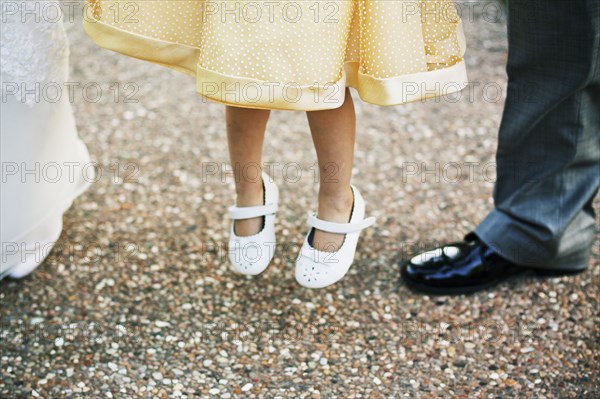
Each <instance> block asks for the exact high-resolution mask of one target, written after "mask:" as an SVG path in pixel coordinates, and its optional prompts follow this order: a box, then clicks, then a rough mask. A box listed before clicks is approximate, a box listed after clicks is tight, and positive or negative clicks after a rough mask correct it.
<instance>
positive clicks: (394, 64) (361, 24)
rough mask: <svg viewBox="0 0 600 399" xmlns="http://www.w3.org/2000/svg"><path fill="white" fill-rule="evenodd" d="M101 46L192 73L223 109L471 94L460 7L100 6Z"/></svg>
mask: <svg viewBox="0 0 600 399" xmlns="http://www.w3.org/2000/svg"><path fill="white" fill-rule="evenodd" d="M84 28H85V30H86V32H87V33H88V35H89V36H90V37H91V38H92V39H93V40H94V41H95V42H96V43H97V44H98V45H100V46H102V47H104V48H107V49H110V50H114V51H117V52H120V53H123V54H126V55H128V56H131V57H135V58H139V59H143V60H147V61H150V62H154V63H156V64H160V65H164V66H167V67H170V68H173V69H175V70H178V71H181V72H184V73H187V74H189V75H191V76H193V77H194V78H195V86H196V90H197V91H198V92H199V93H200V94H201V95H202V96H204V97H206V98H208V99H210V100H212V101H216V102H219V103H223V104H228V105H234V106H240V107H247V108H263V109H287V110H306V111H313V110H325V109H333V108H337V107H339V106H341V105H342V104H343V102H344V94H345V87H353V88H355V89H356V90H357V92H358V94H359V96H360V98H361V99H362V100H364V101H367V102H369V103H373V104H378V105H395V104H402V103H407V102H411V101H417V100H422V99H425V98H429V97H435V96H439V95H445V94H449V93H453V92H457V91H460V90H462V89H463V88H464V87H465V86H466V84H467V74H466V69H465V63H464V60H463V55H464V52H465V41H464V35H463V31H462V26H461V22H460V18H459V16H458V13H457V10H456V8H455V6H454V4H453V3H452V1H450V0H291V1H282V0H265V1H258V0H221V1H218V0H139V1H134V0H120V1H115V0H88V2H87V4H86V12H85V18H84Z"/></svg>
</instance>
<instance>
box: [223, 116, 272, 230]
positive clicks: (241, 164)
mask: <svg viewBox="0 0 600 399" xmlns="http://www.w3.org/2000/svg"><path fill="white" fill-rule="evenodd" d="M269 115H270V111H269V110H262V109H251V108H241V107H231V106H226V109H225V120H226V122H227V141H228V143H229V158H230V160H231V166H232V167H233V169H234V171H235V175H234V176H235V191H236V194H237V199H236V205H237V206H255V205H262V204H263V186H262V180H261V175H260V171H261V167H262V147H263V141H264V136H265V129H266V127H267V121H268V120H269ZM262 219H263V218H262V217H258V218H252V219H244V220H237V221H236V222H235V233H236V234H237V235H238V236H249V235H254V234H256V233H258V232H259V231H260V229H261V227H262Z"/></svg>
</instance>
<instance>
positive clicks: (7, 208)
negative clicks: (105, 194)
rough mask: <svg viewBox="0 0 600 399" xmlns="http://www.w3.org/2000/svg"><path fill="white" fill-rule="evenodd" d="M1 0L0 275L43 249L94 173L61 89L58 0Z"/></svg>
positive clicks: (35, 260)
mask: <svg viewBox="0 0 600 399" xmlns="http://www.w3.org/2000/svg"><path fill="white" fill-rule="evenodd" d="M0 3H1V4H0V5H1V7H0V10H1V11H0V13H2V15H1V18H2V24H1V33H2V38H1V51H0V59H1V69H0V71H1V80H2V82H1V83H2V85H1V88H0V90H1V94H2V101H1V104H0V107H1V108H0V119H1V141H0V148H1V157H2V159H1V164H2V179H1V181H0V188H1V190H0V192H1V193H0V197H1V198H0V200H1V202H0V207H1V214H0V224H1V232H0V234H1V237H0V239H1V243H2V247H1V248H0V257H1V269H0V278H4V277H6V276H10V277H13V278H20V277H23V276H25V275H26V274H28V273H30V272H31V271H32V270H33V269H35V268H36V267H37V266H38V265H39V264H40V263H42V262H43V260H44V258H46V257H47V256H48V254H49V252H50V250H51V249H52V247H54V244H55V242H56V240H57V239H58V237H59V236H60V234H61V231H62V216H63V212H64V211H66V210H67V209H68V208H69V207H70V206H71V203H72V201H73V200H74V199H75V198H76V197H77V196H78V195H79V194H81V193H82V192H83V191H85V190H86V188H88V187H89V185H90V182H91V181H93V178H94V175H93V168H91V167H90V165H91V160H90V157H89V154H88V151H87V148H86V146H85V144H84V143H83V142H82V141H81V140H80V139H79V138H78V136H77V130H76V128H75V121H74V118H73V111H72V108H71V103H70V102H69V96H68V95H67V94H68V91H66V90H65V89H66V86H65V82H66V81H67V79H68V59H69V48H68V42H67V37H66V35H65V30H64V26H63V23H62V19H61V18H60V17H61V14H60V8H59V2H58V1H48V0H41V1H31V0H27V1H8V0H0ZM35 3H38V4H37V5H38V6H39V7H36V6H35ZM53 6H55V7H53ZM31 10H34V12H31ZM56 12H58V14H56ZM42 14H43V15H42ZM56 15H58V18H55V17H56ZM57 87H60V88H61V89H62V95H56V93H57V90H56V88H57Z"/></svg>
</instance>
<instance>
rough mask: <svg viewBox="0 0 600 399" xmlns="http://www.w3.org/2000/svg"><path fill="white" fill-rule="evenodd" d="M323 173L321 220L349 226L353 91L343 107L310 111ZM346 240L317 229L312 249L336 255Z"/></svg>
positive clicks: (352, 143)
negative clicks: (335, 252)
mask: <svg viewBox="0 0 600 399" xmlns="http://www.w3.org/2000/svg"><path fill="white" fill-rule="evenodd" d="M307 117H308V122H309V125H310V130H311V133H312V137H313V142H314V145H315V149H316V151H317V159H318V162H319V171H320V186H319V210H318V214H317V217H318V218H319V219H323V220H327V221H330V222H339V223H348V221H349V218H350V213H351V211H352V204H353V195H352V189H351V188H350V179H351V177H352V162H353V160H354V139H355V133H356V115H355V113H354V103H353V102H352V97H351V96H350V91H349V89H348V88H346V100H345V102H344V104H343V105H342V106H341V107H340V108H336V109H332V110H326V111H311V112H307ZM343 241H344V235H343V234H334V233H327V232H324V231H320V230H315V234H314V237H313V242H312V246H313V247H314V248H316V249H319V250H321V251H328V252H334V251H337V250H338V249H339V247H340V246H341V244H342V243H343Z"/></svg>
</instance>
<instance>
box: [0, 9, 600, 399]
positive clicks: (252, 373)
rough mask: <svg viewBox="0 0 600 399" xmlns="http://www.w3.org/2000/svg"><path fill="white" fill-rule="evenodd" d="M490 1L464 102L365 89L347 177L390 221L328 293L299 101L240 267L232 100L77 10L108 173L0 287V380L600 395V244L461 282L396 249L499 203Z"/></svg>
mask: <svg viewBox="0 0 600 399" xmlns="http://www.w3.org/2000/svg"><path fill="white" fill-rule="evenodd" d="M477 4H480V7H481V5H483V4H485V3H477ZM476 10H479V11H481V9H478V8H476ZM479 11H478V12H476V13H475V16H474V18H469V17H468V14H467V15H466V16H465V21H464V24H465V30H466V34H467V38H468V46H469V50H468V53H467V57H466V58H467V62H468V65H469V75H470V76H469V77H470V80H471V81H472V82H474V83H473V84H472V85H471V87H470V89H469V90H466V91H465V92H463V93H462V96H461V97H460V98H456V97H454V100H451V99H445V100H441V101H438V102H436V101H435V100H433V101H429V102H427V103H417V104H409V105H404V106H396V107H378V106H375V105H370V104H367V103H363V102H361V101H360V100H358V99H357V101H356V107H357V112H358V143H357V148H356V164H355V176H354V183H355V184H356V185H357V186H358V187H360V188H361V189H362V192H363V194H364V196H365V199H366V201H367V207H368V213H370V214H371V215H374V216H377V217H378V223H377V225H376V227H374V228H371V229H368V230H366V231H365V232H364V234H363V235H362V238H361V242H360V245H359V249H358V254H357V258H356V263H355V265H354V266H353V268H352V269H351V271H350V272H349V274H348V275H347V276H346V278H345V279H344V280H342V281H341V282H340V283H338V284H336V285H334V286H332V287H329V288H326V289H322V290H308V289H304V288H302V287H300V286H298V285H297V283H296V282H295V280H294V276H293V266H294V258H295V254H296V251H297V249H298V246H299V245H300V244H301V242H302V240H303V237H304V234H305V229H306V227H305V215H306V211H308V210H311V209H314V208H315V206H314V200H315V195H316V184H315V179H314V163H315V155H314V150H313V148H312V143H311V140H310V135H309V130H308V125H307V122H306V117H305V115H304V113H302V112H286V111H276V112H273V114H272V118H271V121H270V123H269V126H268V132H267V135H268V137H267V144H266V147H265V160H266V161H269V162H274V163H278V165H276V166H275V167H274V169H273V175H274V177H275V179H276V180H277V183H278V184H279V186H280V190H281V198H282V206H281V211H280V214H279V215H280V216H279V223H278V225H277V234H278V236H279V237H280V242H281V245H280V246H279V247H278V253H277V255H276V257H275V260H274V262H273V264H272V265H271V266H270V268H269V269H268V270H267V272H265V273H264V274H263V275H261V276H260V277H258V278H246V277H243V276H239V275H236V274H234V273H233V272H232V271H231V270H230V268H229V266H228V264H227V261H226V249H225V242H226V238H227V231H228V228H229V221H228V219H227V217H226V208H227V206H228V205H230V204H231V203H232V202H233V200H234V196H233V190H232V184H231V183H230V182H229V180H228V182H227V183H225V184H224V183H223V182H222V179H221V178H220V176H219V174H218V173H216V174H213V173H212V172H213V171H215V170H216V171H217V172H220V171H222V170H224V169H225V168H226V162H227V148H226V140H225V132H224V123H223V115H224V110H223V107H222V106H220V105H218V104H214V103H206V102H203V101H202V99H201V98H200V97H199V96H198V95H197V94H196V93H195V91H194V88H193V79H191V78H189V77H187V76H184V75H181V74H178V73H176V72H173V71H170V70H168V69H165V68H162V67H159V66H155V65H151V64H149V63H145V62H142V61H137V60H133V59H130V58H127V57H123V56H119V55H117V54H114V53H111V52H109V51H106V50H103V49H100V48H98V47H96V46H95V45H94V44H93V43H92V42H91V41H90V40H89V39H88V38H87V36H86V35H85V34H84V33H83V31H82V29H81V20H80V19H81V18H80V17H78V18H76V19H75V20H74V21H72V22H68V23H67V29H68V33H69V36H70V39H71V44H72V54H71V65H72V77H71V80H72V81H73V82H80V83H81V85H82V86H80V87H83V85H84V84H90V85H96V84H98V85H100V86H101V87H102V88H103V94H102V96H101V98H100V99H99V101H97V102H95V101H92V100H90V97H93V91H91V89H90V93H91V94H89V93H88V94H89V97H88V100H87V101H86V100H85V98H84V96H83V94H82V90H81V89H78V90H76V91H75V98H74V107H75V111H76V116H77V119H78V127H79V132H80V135H81V137H82V138H83V140H84V141H85V142H86V143H87V144H88V146H89V149H90V151H91V153H92V157H93V159H94V160H95V161H96V162H98V170H99V171H100V172H101V173H102V175H101V177H100V178H99V179H98V181H97V182H95V183H94V184H93V185H92V187H91V188H90V190H89V191H87V192H86V193H85V194H84V195H83V196H81V197H80V198H79V199H78V200H77V201H76V202H75V203H74V205H73V207H72V208H71V209H70V210H69V211H68V212H67V213H66V215H65V218H64V222H65V226H64V232H63V234H62V236H61V238H60V242H59V243H58V244H57V247H56V249H55V250H54V251H53V252H52V254H51V255H50V257H49V259H48V260H47V261H46V262H45V263H44V264H43V265H42V266H40V267H39V269H38V270H37V271H36V272H35V273H34V274H33V275H31V276H30V277H27V278H25V279H23V280H20V281H12V280H7V281H3V282H2V283H1V285H0V287H1V294H0V298H1V300H2V310H1V317H2V324H3V325H2V337H3V339H2V341H1V347H2V371H1V373H2V379H1V383H0V396H1V397H6V398H9V397H16V398H20V397H44V398H62V397H65V398H76V397H79V398H129V397H138V398H168V397H175V398H176V397H181V398H213V397H214V398H278V397H279V398H343V399H347V398H400V397H407V398H419V397H422V398H437V397H439V398H476V397H477V398H480V397H481V398H498V397H516V398H594V397H599V396H600V388H599V385H600V364H599V360H600V359H599V354H598V334H599V332H600V330H599V328H598V316H599V309H598V287H599V285H600V265H599V260H600V246H599V245H598V242H596V244H595V246H594V255H593V259H592V260H591V262H590V265H589V266H590V267H589V270H588V271H587V272H585V273H583V274H582V275H579V276H576V277H570V278H555V279H539V278H533V277H522V278H520V279H517V280H513V281H511V282H509V283H506V284H504V285H502V286H500V287H499V288H498V289H495V290H490V291H486V292H482V293H479V294H476V295H472V296H468V297H464V296H463V297H428V296H421V295H417V294H415V293H412V292H410V291H409V290H408V289H407V288H406V287H405V285H404V284H403V283H402V282H401V281H399V276H398V268H397V265H396V263H397V261H398V259H399V258H403V257H406V256H408V255H409V254H410V253H412V252H414V251H415V250H417V249H424V248H429V247H431V246H433V245H436V244H437V243H440V242H445V241H448V240H459V239H461V238H462V236H463V234H464V233H466V232H468V231H469V229H470V228H471V227H473V226H475V225H476V224H477V223H478V221H479V220H481V219H482V218H483V217H484V216H485V214H486V213H487V212H488V211H489V210H490V208H491V207H492V200H491V198H490V197H491V193H492V187H493V180H494V176H493V171H494V169H493V162H494V152H495V145H496V135H497V129H498V125H499V122H500V117H501V111H502V105H503V101H504V96H503V95H504V89H505V85H506V75H505V71H504V65H505V62H506V55H507V45H506V24H505V22H506V21H505V18H504V17H502V18H500V19H498V20H494V21H490V19H491V17H492V16H493V11H494V9H492V8H488V9H487V10H486V11H487V14H484V15H481V13H480V12H479ZM484 17H486V18H487V20H486V18H484ZM116 82H118V83H116ZM92 89H93V87H92ZM498 89H500V91H501V94H500V95H498V93H497V90H498ZM128 99H129V100H134V101H127V100H128ZM469 165H472V166H469ZM427 171H428V172H427ZM425 172H427V173H425ZM465 203H468V206H465ZM596 205H598V202H597V203H596ZM597 208H598V207H597Z"/></svg>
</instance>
